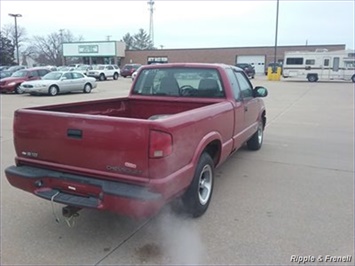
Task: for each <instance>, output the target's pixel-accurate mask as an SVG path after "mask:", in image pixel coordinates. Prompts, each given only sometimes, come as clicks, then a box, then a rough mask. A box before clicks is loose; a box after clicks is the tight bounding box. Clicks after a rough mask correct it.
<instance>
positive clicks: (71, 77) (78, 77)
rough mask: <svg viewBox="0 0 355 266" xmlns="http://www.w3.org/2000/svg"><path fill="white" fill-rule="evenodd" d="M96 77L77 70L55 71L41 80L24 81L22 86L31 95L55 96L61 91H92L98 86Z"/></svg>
mask: <svg viewBox="0 0 355 266" xmlns="http://www.w3.org/2000/svg"><path fill="white" fill-rule="evenodd" d="M96 86H97V84H96V79H95V78H90V77H87V76H85V75H83V74H81V73H79V72H76V71H53V72H50V73H48V74H47V75H45V76H43V77H42V79H40V80H34V81H26V82H23V83H22V84H21V86H20V88H21V89H22V90H23V91H24V92H26V93H29V94H31V95H36V94H48V95H50V96H55V95H57V94H59V93H69V92H74V91H82V92H84V93H90V92H91V90H92V89H94V88H96Z"/></svg>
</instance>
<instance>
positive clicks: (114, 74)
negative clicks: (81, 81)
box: [87, 65, 120, 81]
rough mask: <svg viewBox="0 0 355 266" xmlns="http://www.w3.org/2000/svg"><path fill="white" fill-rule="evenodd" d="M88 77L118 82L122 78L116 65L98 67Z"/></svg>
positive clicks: (90, 71) (89, 72)
mask: <svg viewBox="0 0 355 266" xmlns="http://www.w3.org/2000/svg"><path fill="white" fill-rule="evenodd" d="M87 76H88V77H93V78H96V79H98V80H100V81H103V80H106V79H107V78H113V79H115V80H116V79H118V77H119V76H120V70H119V69H116V68H115V66H114V65H96V66H94V68H93V69H92V70H89V71H88V73H87Z"/></svg>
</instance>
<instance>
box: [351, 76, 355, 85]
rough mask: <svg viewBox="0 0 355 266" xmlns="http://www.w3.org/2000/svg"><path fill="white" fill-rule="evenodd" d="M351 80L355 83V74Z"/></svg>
mask: <svg viewBox="0 0 355 266" xmlns="http://www.w3.org/2000/svg"><path fill="white" fill-rule="evenodd" d="M351 81H352V82H353V83H355V75H353V76H352V77H351Z"/></svg>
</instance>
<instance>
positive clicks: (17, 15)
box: [9, 14, 22, 65]
mask: <svg viewBox="0 0 355 266" xmlns="http://www.w3.org/2000/svg"><path fill="white" fill-rule="evenodd" d="M9 16H10V17H14V18H15V46H16V55H17V64H18V65H20V55H19V50H18V36H17V18H18V17H22V15H21V14H9Z"/></svg>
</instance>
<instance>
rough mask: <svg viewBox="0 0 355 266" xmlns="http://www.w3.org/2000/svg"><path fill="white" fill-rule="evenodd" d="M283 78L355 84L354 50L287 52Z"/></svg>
mask: <svg viewBox="0 0 355 266" xmlns="http://www.w3.org/2000/svg"><path fill="white" fill-rule="evenodd" d="M282 76H283V77H284V78H302V79H308V81H310V82H316V81H318V80H351V81H352V82H355V52H354V50H343V51H332V52H329V51H327V50H326V49H317V50H316V51H315V52H286V53H285V58H284V64H283V72H282Z"/></svg>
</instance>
